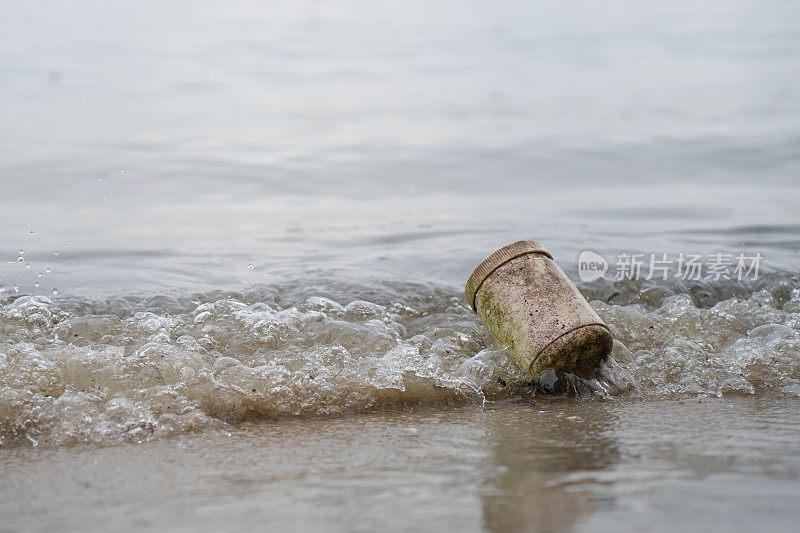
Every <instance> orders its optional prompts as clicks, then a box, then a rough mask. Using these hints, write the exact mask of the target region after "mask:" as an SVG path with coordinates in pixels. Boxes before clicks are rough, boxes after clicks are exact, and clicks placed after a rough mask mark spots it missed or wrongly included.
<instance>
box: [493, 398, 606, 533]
mask: <svg viewBox="0 0 800 533" xmlns="http://www.w3.org/2000/svg"><path fill="white" fill-rule="evenodd" d="M515 410H516V411H517V412H515V413H511V412H508V413H504V415H505V416H501V417H491V419H490V424H489V427H488V431H489V432H490V435H489V438H488V441H489V442H491V450H492V453H491V460H492V462H493V468H491V470H490V472H491V473H490V475H489V476H488V477H487V479H486V480H485V486H484V487H483V489H482V498H481V499H482V507H483V519H482V520H483V526H484V527H485V528H486V529H487V530H489V531H564V530H568V529H571V528H572V527H573V526H574V525H575V524H576V522H577V521H578V520H580V518H581V517H582V516H585V515H587V514H589V513H591V512H592V511H593V510H595V509H596V508H597V507H598V505H602V503H603V502H602V500H600V499H598V497H597V496H596V495H595V494H593V493H591V492H589V491H587V490H585V489H575V488H573V487H570V484H569V480H568V478H567V476H569V475H570V474H574V473H579V472H586V471H595V470H604V469H607V468H608V467H609V466H611V465H613V464H614V463H616V462H617V461H618V460H619V449H618V446H617V442H616V441H615V439H614V437H613V429H612V428H613V421H614V419H615V415H614V413H613V412H612V410H611V407H610V406H608V405H606V404H604V403H586V402H578V403H577V404H575V403H572V402H570V401H568V400H552V401H537V404H536V405H521V406H516V408H515Z"/></svg>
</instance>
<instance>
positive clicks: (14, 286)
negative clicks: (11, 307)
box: [11, 285, 19, 293]
mask: <svg viewBox="0 0 800 533" xmlns="http://www.w3.org/2000/svg"><path fill="white" fill-rule="evenodd" d="M11 288H12V289H14V292H15V293H19V287H17V286H16V285H12V286H11Z"/></svg>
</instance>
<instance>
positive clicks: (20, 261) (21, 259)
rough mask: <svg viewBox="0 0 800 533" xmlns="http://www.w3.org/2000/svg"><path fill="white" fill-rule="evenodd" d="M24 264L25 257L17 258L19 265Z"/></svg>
mask: <svg viewBox="0 0 800 533" xmlns="http://www.w3.org/2000/svg"><path fill="white" fill-rule="evenodd" d="M24 262H25V258H24V257H17V263H24Z"/></svg>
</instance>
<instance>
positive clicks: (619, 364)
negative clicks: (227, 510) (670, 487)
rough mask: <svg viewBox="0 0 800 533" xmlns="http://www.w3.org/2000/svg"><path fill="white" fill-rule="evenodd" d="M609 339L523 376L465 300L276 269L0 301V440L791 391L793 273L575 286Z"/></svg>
mask: <svg viewBox="0 0 800 533" xmlns="http://www.w3.org/2000/svg"><path fill="white" fill-rule="evenodd" d="M581 289H582V291H583V292H584V294H585V295H586V296H587V297H588V298H590V299H591V300H592V306H593V307H594V308H595V310H596V311H597V312H598V313H599V314H600V316H601V317H602V318H603V319H604V320H605V321H606V322H607V323H608V324H609V326H610V328H611V330H612V333H613V335H614V338H615V341H614V352H613V358H612V360H610V361H609V362H608V363H607V364H606V366H605V367H604V368H603V370H602V373H601V375H598V377H597V379H594V380H578V379H575V378H572V379H568V378H569V376H544V377H543V378H542V379H541V380H540V382H539V383H538V384H531V383H529V382H528V380H526V379H525V376H524V375H523V374H522V373H521V372H520V371H519V370H517V369H516V368H515V367H514V366H513V365H512V364H511V363H510V362H509V360H508V359H507V358H506V357H505V355H504V354H503V352H502V347H499V346H497V345H496V344H495V343H493V341H492V340H491V338H490V337H489V335H488V333H487V332H486V331H485V329H484V328H483V326H482V325H481V323H480V321H479V320H478V319H477V317H476V316H475V315H474V314H473V313H472V311H471V310H470V309H469V308H468V307H467V306H466V305H465V303H464V302H463V296H462V295H461V294H460V293H459V292H457V291H455V290H450V289H445V288H441V287H436V286H430V285H419V284H406V283H394V284H389V283H374V284H367V283H366V282H364V284H355V283H350V284H348V283H345V282H331V281H328V282H320V283H313V282H309V281H307V280H306V281H297V282H285V283H284V284H283V285H281V286H257V287H253V288H251V289H248V290H246V291H242V292H225V293H223V292H214V293H205V294H192V295H185V296H179V297H168V296H154V297H147V298H145V297H132V296H127V297H117V298H109V299H103V300H88V299H85V300H84V299H80V298H75V297H57V298H53V299H50V298H47V297H44V296H20V297H12V298H7V299H5V300H0V444H4V445H9V444H14V443H32V444H34V445H37V444H46V445H61V444H71V443H78V442H93V443H98V444H113V443H116V442H122V441H131V442H140V441H144V440H149V439H153V438H158V437H160V436H164V435H169V434H174V433H180V432H186V431H192V430H198V429H206V428H220V429H228V428H230V427H231V425H232V424H235V423H237V422H240V421H242V420H245V419H248V418H252V417H256V418H269V419H277V418H283V417H311V416H327V415H336V414H341V413H351V412H359V411H366V410H373V409H392V408H402V407H406V406H415V405H446V404H463V403H469V402H475V403H479V404H480V403H484V402H486V401H495V400H502V399H516V400H523V401H525V400H527V399H529V398H530V397H531V396H532V395H535V394H537V393H539V392H540V391H543V390H544V391H569V392H571V393H573V394H575V393H578V394H581V395H583V396H585V397H606V398H608V397H612V398H616V397H619V398H622V397H635V398H641V399H653V398H676V397H685V396H691V395H717V396H719V395H723V394H790V395H800V282H799V281H798V279H797V278H796V277H793V276H786V275H773V276H768V277H766V278H764V279H762V280H759V282H758V283H756V284H751V285H742V284H736V283H734V282H724V283H720V284H717V285H708V284H698V285H695V286H689V287H687V286H682V285H674V284H673V285H670V284H667V283H662V284H660V285H659V284H657V283H653V284H648V283H645V282H618V283H610V282H599V283H596V284H590V285H585V286H583V287H581Z"/></svg>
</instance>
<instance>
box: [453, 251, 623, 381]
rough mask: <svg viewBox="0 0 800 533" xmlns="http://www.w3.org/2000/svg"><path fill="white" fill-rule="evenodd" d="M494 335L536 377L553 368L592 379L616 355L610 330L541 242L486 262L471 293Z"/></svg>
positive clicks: (471, 284)
mask: <svg viewBox="0 0 800 533" xmlns="http://www.w3.org/2000/svg"><path fill="white" fill-rule="evenodd" d="M465 294H466V297H467V301H468V302H469V304H470V306H472V309H473V310H474V311H475V312H476V313H478V316H479V317H480V319H481V321H482V322H483V323H484V324H485V325H486V327H487V328H488V330H489V332H490V333H491V334H492V336H493V337H494V338H495V339H497V341H498V342H499V343H500V344H502V345H505V346H508V349H509V355H510V356H511V358H512V359H513V360H514V362H515V363H516V364H517V365H518V366H519V367H520V368H521V369H522V370H523V371H524V372H527V373H528V374H529V375H530V376H531V377H532V378H534V379H536V378H538V377H539V376H540V375H541V374H542V373H544V372H546V371H547V370H549V369H554V370H556V371H557V372H568V373H572V374H575V375H578V376H591V375H592V374H593V373H594V372H595V371H596V370H597V369H598V368H599V367H600V366H601V364H602V363H603V361H604V360H605V359H606V358H607V357H608V355H609V354H610V353H611V348H612V339H611V332H610V331H609V329H608V326H607V325H606V324H605V323H604V322H603V321H602V320H601V319H600V317H599V316H597V313H595V312H594V309H592V308H591V306H590V305H589V302H587V301H586V299H585V298H584V297H583V295H581V293H580V291H578V289H577V288H576V287H575V285H573V284H572V282H571V281H570V279H569V278H568V277H567V275H566V274H565V273H564V271H563V270H561V267H559V266H558V264H556V262H555V261H553V257H552V256H551V255H550V254H549V253H548V252H547V251H546V250H545V249H544V248H542V245H541V244H539V243H538V242H536V241H518V242H515V243H513V244H509V245H507V246H504V247H502V248H500V249H499V250H497V251H496V252H494V253H493V254H491V255H490V256H489V257H487V258H486V259H484V260H483V261H482V262H481V264H480V265H478V267H477V268H476V269H475V270H474V271H473V272H472V274H471V275H470V277H469V279H468V280H467V285H466V289H465Z"/></svg>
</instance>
